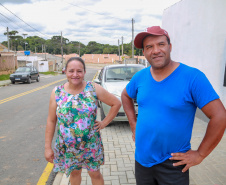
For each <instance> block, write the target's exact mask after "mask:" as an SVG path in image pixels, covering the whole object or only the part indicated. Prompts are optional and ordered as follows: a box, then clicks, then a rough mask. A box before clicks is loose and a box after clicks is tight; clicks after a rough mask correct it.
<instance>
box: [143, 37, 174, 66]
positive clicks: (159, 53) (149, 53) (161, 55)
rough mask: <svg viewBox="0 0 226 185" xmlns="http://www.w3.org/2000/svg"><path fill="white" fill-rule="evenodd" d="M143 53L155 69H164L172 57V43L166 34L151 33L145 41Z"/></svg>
mask: <svg viewBox="0 0 226 185" xmlns="http://www.w3.org/2000/svg"><path fill="white" fill-rule="evenodd" d="M143 48H144V49H143V54H144V56H145V58H146V59H147V60H148V62H149V63H150V65H151V66H152V68H153V69H162V68H164V67H166V66H167V65H168V64H169V63H170V61H171V59H170V52H171V48H172V46H171V44H168V42H167V38H166V36H164V35H161V36H156V35H150V36H148V37H146V38H145V39H144V41H143Z"/></svg>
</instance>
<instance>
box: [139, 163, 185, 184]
mask: <svg viewBox="0 0 226 185" xmlns="http://www.w3.org/2000/svg"><path fill="white" fill-rule="evenodd" d="M175 162H177V161H173V160H172V161H171V160H169V159H168V160H166V161H164V162H163V163H160V164H157V165H154V166H152V167H150V168H148V167H144V166H142V165H141V164H140V163H138V162H137V161H135V176H136V182H137V185H189V171H188V170H187V171H186V172H184V173H183V172H182V169H183V168H184V167H185V165H181V166H173V163H175Z"/></svg>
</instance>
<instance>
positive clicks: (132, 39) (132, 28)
mask: <svg viewBox="0 0 226 185" xmlns="http://www.w3.org/2000/svg"><path fill="white" fill-rule="evenodd" d="M133 23H134V20H133V18H132V58H134V40H133V38H134V26H133Z"/></svg>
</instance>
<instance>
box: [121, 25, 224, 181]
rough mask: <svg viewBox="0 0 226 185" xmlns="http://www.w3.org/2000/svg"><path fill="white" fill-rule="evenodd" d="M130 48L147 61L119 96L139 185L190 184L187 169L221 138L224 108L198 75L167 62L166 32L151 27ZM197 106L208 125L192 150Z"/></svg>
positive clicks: (204, 80) (204, 155) (201, 74)
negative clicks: (147, 64)
mask: <svg viewBox="0 0 226 185" xmlns="http://www.w3.org/2000/svg"><path fill="white" fill-rule="evenodd" d="M134 45H135V46H136V47H137V48H139V49H143V54H144V56H145V58H146V59H147V60H148V62H149V63H150V66H149V67H148V68H145V69H143V70H141V71H139V72H138V73H136V74H135V75H134V76H133V78H132V79H131V81H130V82H129V83H128V85H127V86H126V88H125V89H124V90H123V92H122V96H121V98H122V103H123V107H124V110H125V112H126V115H127V117H128V120H129V123H130V127H131V130H132V134H133V136H132V137H133V140H134V141H135V145H136V150H135V176H136V181H137V185H146V184H148V185H165V184H169V185H188V184H189V172H188V171H189V170H188V169H189V168H190V167H192V166H194V165H197V164H199V163H201V162H202V161H203V159H204V158H205V157H207V156H208V155H209V154H210V153H211V151H212V150H213V149H214V148H215V147H216V145H217V144H218V143H219V141H220V140H221V138H222V136H223V134H224V131H225V127H226V110H225V108H224V106H223V104H222V103H221V101H220V100H219V96H218V95H217V93H216V92H215V91H214V89H213V87H212V86H211V84H210V82H209V81H208V79H207V78H206V76H205V75H204V74H203V73H202V72H201V71H199V70H198V69H195V68H192V67H189V66H187V65H185V64H182V63H179V62H175V61H172V60H171V58H170V52H171V49H172V44H171V43H170V37H169V35H168V33H167V32H166V31H165V30H163V29H161V28H160V27H159V26H153V27H149V28H147V30H146V32H141V33H139V34H138V35H137V36H136V38H135V40H134ZM135 98H136V100H137V102H138V110H139V114H138V118H136V115H135V110H134V106H133V99H135ZM197 107H198V108H200V109H201V110H202V111H203V112H204V114H205V115H206V116H207V117H208V118H209V119H210V121H209V123H208V127H207V130H206V135H205V137H204V138H203V140H202V142H201V144H200V146H199V148H198V149H197V150H191V145H190V140H191V134H192V127H193V122H194V117H195V112H196V109H197Z"/></svg>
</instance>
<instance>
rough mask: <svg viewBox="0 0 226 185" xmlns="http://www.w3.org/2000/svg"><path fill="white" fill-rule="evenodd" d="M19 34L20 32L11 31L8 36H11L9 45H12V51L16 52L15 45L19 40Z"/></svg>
mask: <svg viewBox="0 0 226 185" xmlns="http://www.w3.org/2000/svg"><path fill="white" fill-rule="evenodd" d="M17 33H19V32H18V31H16V30H13V31H9V32H8V34H9V43H10V44H11V47H10V48H11V49H12V50H13V49H14V50H16V46H15V45H14V43H15V40H17V39H18V37H17V36H16V34H17ZM4 35H7V32H5V33H4Z"/></svg>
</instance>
